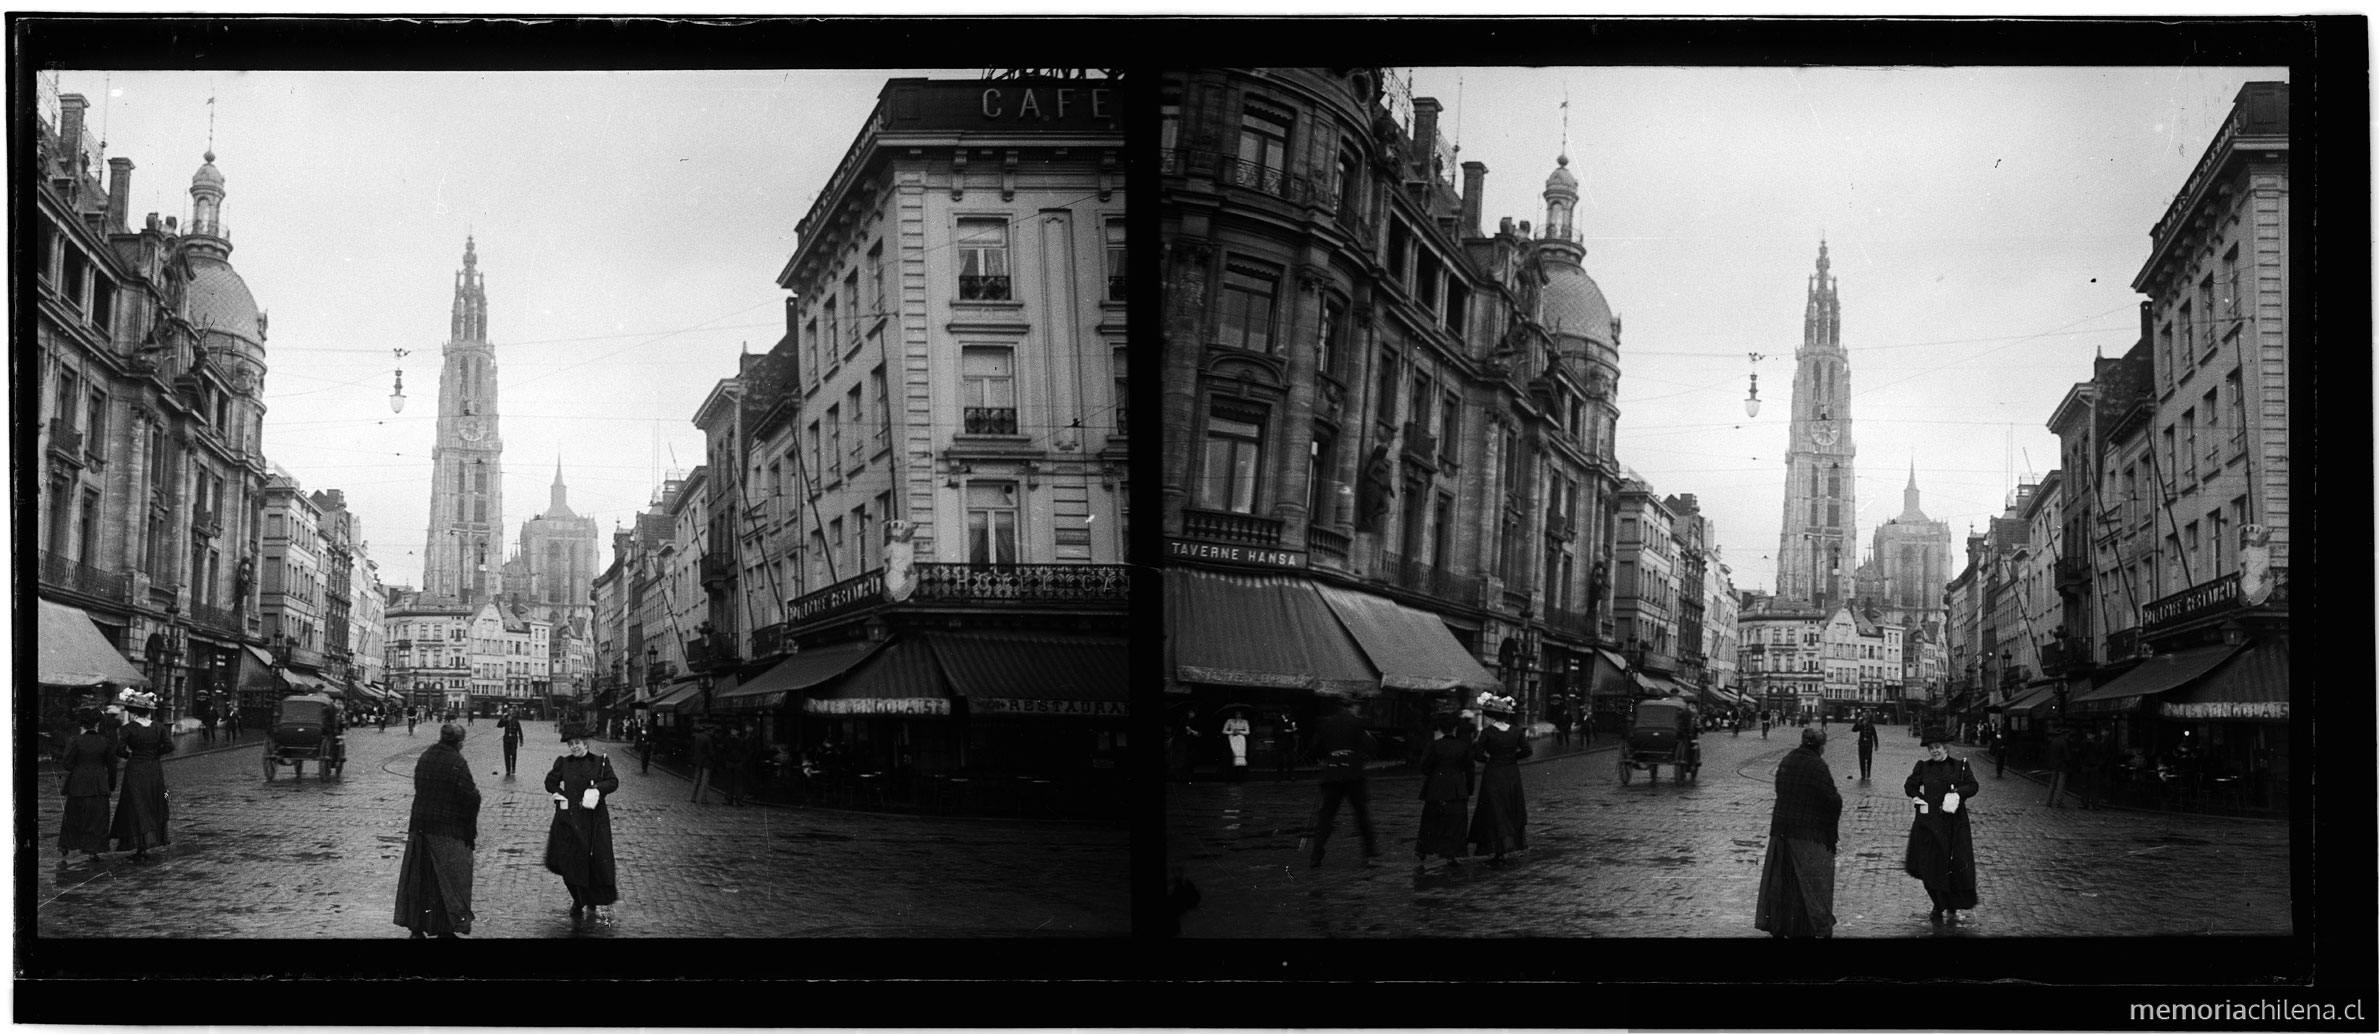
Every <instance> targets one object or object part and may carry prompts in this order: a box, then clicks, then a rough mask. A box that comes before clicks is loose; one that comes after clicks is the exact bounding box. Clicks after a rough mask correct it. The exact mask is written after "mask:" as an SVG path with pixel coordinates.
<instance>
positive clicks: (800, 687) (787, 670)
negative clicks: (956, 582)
mask: <svg viewBox="0 0 2379 1034" xmlns="http://www.w3.org/2000/svg"><path fill="white" fill-rule="evenodd" d="M883 645H884V644H883V642H882V641H876V642H858V643H836V644H834V645H832V646H820V647H813V648H811V649H807V650H803V651H801V652H799V653H796V654H794V655H793V656H791V657H787V658H785V659H784V660H783V661H780V662H778V663H777V665H776V666H775V667H773V668H770V669H768V670H767V671H765V672H762V673H760V674H758V675H755V676H753V677H752V678H750V679H749V680H746V681H745V682H743V684H741V685H738V686H736V687H735V688H734V689H728V690H720V691H717V692H715V693H714V694H713V695H712V706H713V707H715V708H717V709H718V710H721V711H767V710H773V709H775V708H776V707H778V706H779V705H781V704H783V703H784V702H785V696H786V695H787V694H790V693H802V692H807V691H808V690H810V689H812V688H814V687H816V686H819V685H822V684H824V683H826V682H828V681H830V680H832V679H834V678H835V677H837V676H839V675H841V674H842V673H844V672H846V671H849V670H851V668H852V667H853V666H855V665H857V664H858V663H859V662H860V661H863V660H866V659H867V657H868V655H870V654H873V653H875V652H876V650H877V649H878V648H880V647H882V646H883Z"/></svg>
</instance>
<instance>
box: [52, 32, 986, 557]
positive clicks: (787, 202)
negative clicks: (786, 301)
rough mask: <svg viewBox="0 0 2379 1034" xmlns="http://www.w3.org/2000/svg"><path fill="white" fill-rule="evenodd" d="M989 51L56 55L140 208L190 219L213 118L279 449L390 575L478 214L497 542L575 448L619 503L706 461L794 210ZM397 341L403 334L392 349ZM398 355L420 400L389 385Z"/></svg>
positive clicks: (414, 524) (777, 312)
mask: <svg viewBox="0 0 2379 1034" xmlns="http://www.w3.org/2000/svg"><path fill="white" fill-rule="evenodd" d="M977 74H979V73H977V72H974V71H944V72H933V71H873V72H870V71H794V72H781V71H770V72H739V71H714V72H688V73H677V72H499V73H478V72H468V73H464V72H447V73H410V72H395V73H391V72H326V73H293V72H124V71H117V72H112V73H100V72H73V71H68V72H62V73H59V75H58V78H57V85H58V88H59V90H60V92H63V93H81V94H83V95H84V96H86V97H88V98H90V101H91V109H90V111H89V112H88V114H87V116H86V118H87V120H88V123H89V125H90V127H91V129H92V132H93V134H94V135H95V136H97V135H104V138H105V139H106V140H107V143H108V147H107V153H108V156H109V157H123V158H130V159H132V161H133V162H134V164H135V165H136V166H137V168H136V169H135V171H134V173H133V180H132V182H133V196H132V206H131V211H132V216H131V219H132V222H133V223H134V224H135V225H138V224H139V222H140V221H141V219H142V218H143V216H144V215H145V214H146V213H149V212H157V213H160V214H161V215H173V216H178V217H179V218H181V219H182V220H183V221H184V222H185V223H187V221H188V219H189V211H190V197H189V187H190V177H191V174H192V173H194V172H196V171H197V170H198V167H199V165H200V164H201V163H202V162H203V157H202V156H203V154H204V153H205V151H206V150H207V146H208V131H209V129H208V105H207V98H208V97H209V96H210V95H212V96H214V97H215V98H216V100H215V104H214V108H213V111H214V121H213V140H214V151H215V164H216V167H217V168H218V169H220V170H221V171H222V173H223V178H224V184H225V185H224V189H225V199H224V203H223V222H224V226H225V227H226V229H227V231H228V234H229V236H230V239H231V243H232V248H233V250H232V255H231V261H232V265H233V267H234V268H236V269H237V270H239V272H240V275H241V276H242V277H243V278H244V279H245V280H246V281H247V283H248V288H249V290H250V291H252V292H253V293H254V294H255V296H256V302H257V305H258V306H260V307H262V308H263V309H265V310H266V311H267V312H268V313H269V314H270V318H271V327H270V339H269V340H268V341H267V342H266V349H267V353H268V354H267V361H268V363H269V365H270V370H269V372H268V373H267V375H266V380H265V389H266V390H265V405H266V406H267V410H268V411H267V413H266V415H265V425H264V427H265V430H264V452H265V455H266V457H267V458H268V459H270V460H271V461H272V462H274V463H277V464H279V465H280V466H281V467H283V468H284V469H286V470H288V471H289V473H291V474H292V475H294V476H296V478H297V479H298V481H299V482H300V483H301V484H302V485H303V486H304V487H305V488H306V489H307V490H309V491H312V490H316V489H330V488H336V489H342V490H344V491H345V492H346V494H347V501H348V505H349V507H350V508H351V509H353V510H354V511H355V512H357V513H358V514H360V515H361V516H362V518H363V522H364V523H363V537H364V539H365V540H367V541H368V542H370V544H371V550H370V552H371V556H372V557H373V559H375V560H377V561H378V562H379V565H380V574H381V578H382V580H383V581H385V582H387V583H389V584H392V585H394V584H409V585H414V586H419V585H420V571H421V559H420V556H419V553H420V550H421V548H422V543H423V541H424V539H425V538H426V537H427V533H428V532H427V526H428V518H429V473H430V447H431V445H432V444H433V440H434V436H435V427H436V421H437V415H438V406H437V384H438V366H439V361H440V359H439V349H440V346H441V345H442V344H443V343H444V342H445V340H446V337H447V334H448V330H449V322H448V319H449V315H450V313H451V311H452V304H453V299H454V276H455V273H456V271H458V270H460V269H461V268H462V255H463V239H464V237H465V236H466V235H471V236H475V237H476V238H477V241H478V253H479V269H480V271H481V272H482V273H483V274H484V275H485V279H486V288H487V304H488V310H489V319H488V325H489V329H488V338H489V340H490V341H492V342H493V343H494V346H495V354H496V362H497V372H498V379H499V396H500V399H501V403H502V432H503V439H504V502H505V513H504V521H505V533H504V535H505V547H506V549H507V551H509V550H510V549H512V548H513V547H514V546H516V545H517V538H518V530H519V526H520V524H521V522H522V521H525V520H527V519H528V518H529V517H530V516H532V515H535V514H538V513H542V512H543V511H544V510H545V509H546V506H547V503H548V500H549V497H550V487H551V485H552V483H553V479H554V468H555V464H556V462H557V461H558V462H559V463H560V464H561V469H562V473H563V477H564V479H565V481H566V483H567V485H568V487H569V503H570V507H571V509H573V510H575V511H576V512H578V513H579V514H580V515H582V516H591V517H593V518H595V520H596V521H597V525H598V527H600V528H601V529H602V530H603V541H602V544H601V545H602V549H603V556H604V561H605V562H608V559H609V548H610V530H611V528H612V527H613V526H614V525H615V524H625V523H627V522H628V521H629V519H630V518H631V517H632V516H633V515H634V514H635V513H636V512H637V511H639V510H642V509H646V508H648V505H649V503H650V502H651V500H652V498H653V494H654V488H655V486H656V485H657V484H659V482H660V479H661V478H662V477H664V476H666V475H667V474H668V473H669V472H670V471H680V472H682V471H685V470H690V469H692V468H693V467H694V466H695V465H697V464H699V463H701V462H702V457H703V442H702V436H701V434H700V433H699V432H697V431H696V430H695V428H694V427H693V425H692V423H691V420H692V417H693V414H694V409H695V407H696V406H698V405H700V404H701V402H702V400H703V398H704V397H705V396H706V395H707V394H708V392H709V391H710V389H711V388H712V387H713V386H714V385H716V384H717V383H718V381H719V380H720V379H721V378H724V377H728V376H732V375H733V374H734V372H735V363H736V358H735V357H736V355H737V354H738V353H739V352H742V351H745V350H747V349H748V350H749V351H751V352H754V353H759V352H765V351H767V350H768V349H769V348H770V346H772V345H773V344H775V342H776V340H777V338H778V337H779V336H780V335H781V333H782V328H783V326H784V317H783V305H782V301H781V300H782V299H783V297H784V292H783V291H782V290H780V289H778V288H777V287H776V284H775V277H776V274H777V271H778V270H779V269H780V268H782V267H783V266H784V264H785V262H786V261H787V260H788V259H789V258H791V257H792V253H793V248H794V244H795V240H794V233H793V228H794V224H795V223H796V222H797V221H798V220H799V219H800V218H801V217H802V215H803V214H804V213H805V212H807V211H808V208H809V205H810V203H811V201H812V200H813V198H814V195H815V192H816V191H817V190H818V189H819V188H820V187H821V186H823V185H824V183H825V181H826V178H827V176H828V175H829V174H830V173H832V172H833V170H834V166H835V164H836V163H837V162H839V161H840V160H841V159H842V156H843V153H844V152H845V150H846V149H848V148H849V146H850V144H851V141H852V140H853V138H855V137H856V136H857V135H858V133H859V129H860V126H861V123H862V122H863V121H864V120H865V119H866V117H867V115H868V113H869V112H870V111H871V110H873V108H874V105H875V98H876V95H877V94H878V93H879V92H880V91H881V90H882V89H883V86H884V82H885V80H886V79H889V78H895V77H899V76H904V75H917V76H927V77H931V78H974V77H975V76H976V75H977ZM399 348H402V349H409V350H410V351H411V354H410V355H408V356H406V357H404V358H403V359H401V360H399V359H397V358H396V357H395V356H394V353H393V351H392V350H394V349H399ZM400 367H401V368H402V369H403V370H404V378H405V395H406V398H407V403H406V405H405V410H404V412H403V413H402V414H397V413H392V412H391V411H390V409H389V404H388V396H389V393H390V390H391V388H392V387H393V383H394V380H395V371H396V370H397V369H398V368H400Z"/></svg>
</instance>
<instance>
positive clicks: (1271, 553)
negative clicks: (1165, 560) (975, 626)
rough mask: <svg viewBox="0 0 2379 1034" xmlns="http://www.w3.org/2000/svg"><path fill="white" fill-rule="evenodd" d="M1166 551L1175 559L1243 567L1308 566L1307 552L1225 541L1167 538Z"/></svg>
mask: <svg viewBox="0 0 2379 1034" xmlns="http://www.w3.org/2000/svg"><path fill="white" fill-rule="evenodd" d="M1165 555H1166V556H1167V557H1170V558H1172V559H1175V560H1195V561H1200V562H1204V563H1217V564H1232V565H1237V566H1241V567H1265V568H1276V569H1286V570H1298V569H1302V568H1304V567H1305V554H1304V552H1302V551H1299V550H1288V549H1265V548H1263V547H1261V546H1234V545H1231V544H1229V543H1224V542H1198V541H1195V540H1192V539H1173V538H1169V539H1166V540H1165Z"/></svg>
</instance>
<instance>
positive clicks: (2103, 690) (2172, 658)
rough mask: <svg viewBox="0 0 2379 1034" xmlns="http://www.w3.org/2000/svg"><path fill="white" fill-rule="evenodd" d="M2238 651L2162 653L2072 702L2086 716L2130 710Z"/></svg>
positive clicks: (2208, 648)
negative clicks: (2142, 701)
mask: <svg viewBox="0 0 2379 1034" xmlns="http://www.w3.org/2000/svg"><path fill="white" fill-rule="evenodd" d="M2238 650H2239V648H2238V647H2236V646H2233V645H2230V644H2221V645H2216V646H2199V647H2193V648H2191V649H2187V650H2180V651H2177V652H2174V653H2160V654H2157V655H2156V656H2154V657H2150V658H2148V659H2147V660H2144V661H2141V662H2139V666H2138V667H2135V668H2133V669H2131V670H2130V671H2127V672H2124V673H2123V674H2122V675H2120V676H2117V677H2116V678H2115V680H2114V681H2112V682H2109V683H2107V684H2106V685H2103V686H2100V687H2098V688H2097V689H2093V690H2091V691H2089V692H2087V693H2084V694H2082V695H2080V696H2078V697H2075V698H2073V699H2072V700H2071V701H2070V702H2069V703H2070V704H2071V705H2072V707H2073V710H2074V711H2076V712H2079V713H2085V714H2087V713H2111V712H2117V711H2128V710H2130V709H2131V708H2132V707H2133V706H2134V705H2136V704H2138V703H2139V702H2140V701H2141V700H2142V699H2145V698H2148V697H2154V696H2158V695H2161V694H2164V693H2168V692H2171V691H2172V690H2176V689H2179V688H2181V687H2182V686H2186V685H2188V684H2189V683H2191V682H2195V681H2197V680H2198V679H2199V678H2201V677H2203V676H2204V675H2205V674H2206V673H2207V672H2209V671H2212V670H2214V668H2215V666H2217V665H2219V664H2221V663H2222V662H2223V661H2225V660H2228V659H2229V658H2230V655H2231V654H2234V653H2237V652H2238Z"/></svg>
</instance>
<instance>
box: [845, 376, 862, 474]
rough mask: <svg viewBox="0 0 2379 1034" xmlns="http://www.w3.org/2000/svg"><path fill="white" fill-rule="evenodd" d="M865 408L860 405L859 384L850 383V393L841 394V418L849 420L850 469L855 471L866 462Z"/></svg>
mask: <svg viewBox="0 0 2379 1034" xmlns="http://www.w3.org/2000/svg"><path fill="white" fill-rule="evenodd" d="M866 412H867V410H865V409H863V408H861V407H860V390H859V385H856V384H854V385H851V391H850V394H847V395H844V396H843V418H844V419H846V420H849V421H850V422H851V435H850V442H851V470H852V472H853V473H857V472H858V470H859V468H860V467H862V466H865V465H866V464H867V425H866V424H865V423H863V421H864V420H866V416H865V415H864V414H866Z"/></svg>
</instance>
